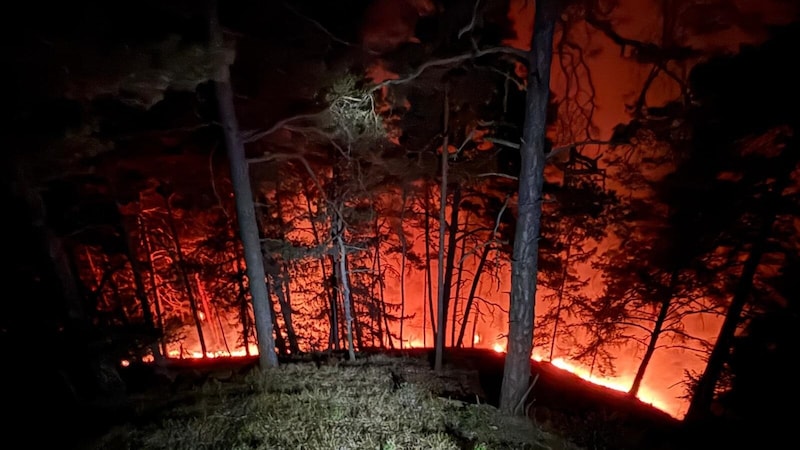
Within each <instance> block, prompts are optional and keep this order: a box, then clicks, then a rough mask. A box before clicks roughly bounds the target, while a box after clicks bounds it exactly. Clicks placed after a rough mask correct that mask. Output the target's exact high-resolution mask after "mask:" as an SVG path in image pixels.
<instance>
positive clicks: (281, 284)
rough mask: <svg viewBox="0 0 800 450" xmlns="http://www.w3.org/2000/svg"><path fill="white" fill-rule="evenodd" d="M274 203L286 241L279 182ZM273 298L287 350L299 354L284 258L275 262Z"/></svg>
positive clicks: (286, 266)
mask: <svg viewBox="0 0 800 450" xmlns="http://www.w3.org/2000/svg"><path fill="white" fill-rule="evenodd" d="M275 203H276V204H277V207H278V216H277V217H278V218H277V221H278V229H279V230H280V233H281V238H282V239H283V241H286V233H285V230H286V224H285V223H284V222H283V208H282V207H281V196H280V182H278V185H277V187H276V188H275ZM275 268H276V270H275V273H274V275H273V276H274V278H273V279H274V282H275V296H276V297H278V305H280V308H281V316H282V317H283V326H284V327H286V338H287V340H288V341H289V350H290V351H291V352H292V353H293V354H295V355H296V354H298V353H300V345H299V344H298V342H297V333H295V331H294V323H293V321H292V302H291V288H290V284H291V283H290V282H289V280H291V276H290V273H289V264H288V263H287V262H286V260H285V259H284V258H281V260H280V261H279V260H277V259H276V260H275Z"/></svg>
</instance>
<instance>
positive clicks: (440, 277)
mask: <svg viewBox="0 0 800 450" xmlns="http://www.w3.org/2000/svg"><path fill="white" fill-rule="evenodd" d="M449 115H450V107H449V101H448V98H447V85H445V89H444V126H443V130H442V135H443V136H444V138H443V139H442V159H441V165H442V183H441V187H440V189H439V194H440V195H439V199H440V200H439V202H440V204H439V266H438V267H437V282H438V286H437V288H438V289H437V292H438V300H437V318H436V323H437V324H438V328H439V330H438V332H437V333H436V355H435V360H434V365H433V368H434V370H436V371H437V372H440V371H441V370H442V359H443V357H444V338H445V334H446V333H445V330H446V328H447V309H446V303H445V302H446V300H445V291H444V287H445V286H444V248H445V247H444V235H445V232H446V230H447V223H446V222H445V215H446V214H445V212H446V211H447V161H448V157H449V153H448V151H449V150H448V148H449V142H448V135H447V134H448V120H449V119H448V116H449Z"/></svg>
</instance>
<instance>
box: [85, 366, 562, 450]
mask: <svg viewBox="0 0 800 450" xmlns="http://www.w3.org/2000/svg"><path fill="white" fill-rule="evenodd" d="M262 375H265V376H262ZM465 379H466V375H465V374H464V373H458V374H455V375H454V374H450V375H448V373H447V371H445V372H443V374H442V376H439V375H435V374H434V373H433V372H432V371H431V370H430V369H428V368H427V366H425V364H424V363H421V362H420V361H417V360H413V359H411V358H399V357H387V356H372V357H369V358H363V359H361V360H360V361H356V362H352V363H351V362H336V363H334V364H322V365H320V364H315V363H313V362H310V363H309V362H301V363H289V364H284V365H282V366H281V367H280V368H277V369H273V370H270V371H269V372H268V373H266V374H262V373H261V372H259V371H258V370H255V369H254V370H253V371H251V372H250V373H247V374H241V376H237V377H232V378H229V379H225V380H218V379H216V378H208V379H206V380H205V382H204V383H203V384H201V385H194V386H191V387H184V388H182V390H183V391H184V392H182V393H181V392H175V393H173V399H176V398H182V400H181V401H180V402H178V403H175V401H174V400H173V403H172V405H170V406H169V407H165V406H164V405H163V404H162V405H161V406H160V407H158V408H154V407H152V406H146V402H145V400H144V397H143V399H142V400H140V401H139V403H138V404H139V406H138V411H137V414H136V415H137V416H138V417H137V418H136V419H134V420H131V421H130V422H129V423H127V424H125V425H120V426H117V427H116V428H114V429H113V430H111V431H110V432H108V433H106V434H105V436H103V437H101V438H100V439H98V440H97V441H96V442H94V443H92V447H91V448H106V449H117V448H138V449H200V448H202V449H234V448H235V449H380V450H389V449H486V450H488V449H539V448H551V449H569V448H577V447H575V446H573V445H572V444H570V443H568V442H566V441H561V440H560V439H558V438H556V437H555V436H553V435H551V434H549V433H546V432H544V431H541V430H539V429H537V428H536V427H535V426H534V425H533V424H532V423H531V421H530V420H527V419H525V418H512V417H507V416H503V415H501V414H500V413H499V412H498V411H497V409H496V408H494V407H493V406H490V405H487V404H481V403H472V402H465V401H461V400H456V399H453V398H452V397H445V396H442V394H443V393H445V392H459V391H461V392H463V391H464V389H465V386H468V385H469V384H468V383H466V384H465V383H463V381H464V380H465ZM454 380H455V381H456V383H455V385H454V383H453V381H454ZM161 392H162V394H161V395H162V397H163V391H161ZM473 398H474V399H475V400H476V401H480V393H475V394H474V395H473ZM162 400H163V398H162ZM148 410H149V412H148Z"/></svg>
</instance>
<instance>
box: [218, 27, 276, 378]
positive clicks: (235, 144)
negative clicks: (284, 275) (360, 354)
mask: <svg viewBox="0 0 800 450" xmlns="http://www.w3.org/2000/svg"><path fill="white" fill-rule="evenodd" d="M216 20H217V17H216V11H214V12H213V13H212V14H211V31H212V36H213V41H214V42H212V45H213V46H214V47H215V49H220V48H221V46H222V43H221V36H220V31H219V26H218V25H217V23H216ZM220 72H221V73H220V74H219V75H218V79H217V80H216V82H215V89H216V94H217V102H218V106H219V119H220V121H221V122H222V127H223V131H224V132H225V146H226V147H227V150H228V161H229V163H230V169H231V181H232V183H233V192H234V196H235V199H236V217H237V219H238V221H239V235H240V236H241V239H242V245H243V246H244V259H245V267H246V270H247V278H248V280H249V282H250V283H249V284H250V295H251V297H252V299H253V314H254V316H255V325H256V339H257V340H258V357H259V366H260V367H261V369H267V368H270V367H277V366H278V355H277V354H276V353H275V338H274V336H273V335H272V333H273V329H272V312H271V311H270V307H269V293H268V292H267V283H266V280H265V278H266V277H265V272H264V261H263V259H264V256H263V254H262V252H261V242H260V238H259V232H258V223H257V222H256V211H255V205H254V204H253V191H252V188H251V187H250V173H249V166H248V164H247V159H246V156H245V151H244V144H243V143H242V141H241V139H240V137H239V125H238V123H237V121H236V112H235V110H234V106H233V88H232V87H231V82H230V73H229V69H228V67H223V68H222V69H221V70H220Z"/></svg>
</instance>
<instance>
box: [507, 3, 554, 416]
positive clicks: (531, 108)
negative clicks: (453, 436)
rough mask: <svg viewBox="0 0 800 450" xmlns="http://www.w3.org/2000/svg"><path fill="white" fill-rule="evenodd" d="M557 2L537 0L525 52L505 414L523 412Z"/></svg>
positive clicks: (531, 340) (531, 325) (533, 301)
mask: <svg viewBox="0 0 800 450" xmlns="http://www.w3.org/2000/svg"><path fill="white" fill-rule="evenodd" d="M558 3H559V2H558V1H557V0H539V1H537V2H536V13H535V19H534V25H533V27H534V28H533V36H532V37H531V50H530V52H529V53H528V75H527V95H526V105H525V122H524V126H523V136H522V142H521V144H520V156H521V165H520V174H519V213H518V218H517V229H516V234H515V236H514V254H513V257H512V260H511V297H510V305H509V306H510V307H509V323H508V350H507V353H506V362H505V368H504V371H503V385H502V388H501V390H500V409H501V410H502V411H503V412H504V413H506V414H521V413H523V410H524V408H522V404H523V402H524V400H525V395H526V394H525V393H526V391H527V389H528V382H529V381H530V374H531V361H530V357H531V350H532V347H533V312H534V306H535V303H536V275H537V269H538V261H537V257H538V253H539V232H540V228H541V217H542V187H543V183H544V165H545V156H544V149H545V133H546V131H547V109H548V108H547V106H548V100H549V96H550V63H551V60H552V56H553V32H554V29H555V21H556V17H557V15H558Z"/></svg>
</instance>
